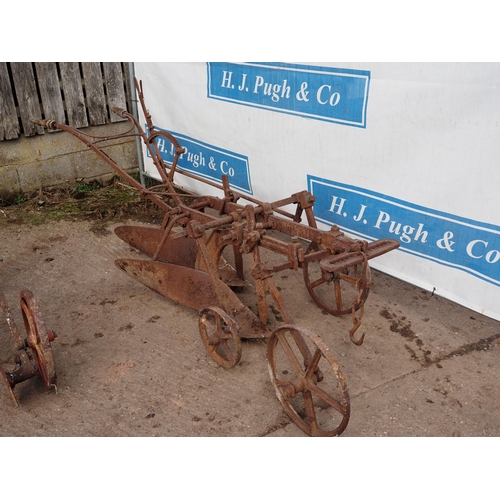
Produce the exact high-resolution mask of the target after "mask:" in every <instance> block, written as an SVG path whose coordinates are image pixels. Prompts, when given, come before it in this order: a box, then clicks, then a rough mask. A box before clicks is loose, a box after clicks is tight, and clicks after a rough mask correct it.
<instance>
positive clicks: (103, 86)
mask: <svg viewBox="0 0 500 500" xmlns="http://www.w3.org/2000/svg"><path fill="white" fill-rule="evenodd" d="M9 68H10V73H11V77H10V76H9ZM125 73H126V71H125ZM11 83H12V84H11ZM127 83H128V82H126V75H124V71H123V68H122V63H120V62H104V63H100V62H83V63H78V62H60V63H55V62H36V63H30V62H12V63H5V62H0V141H3V140H11V139H16V138H18V137H19V135H20V134H21V133H24V135H25V136H27V137H29V136H33V135H35V134H43V133H44V130H43V128H41V127H37V126H35V125H34V123H33V120H35V119H37V118H46V119H51V120H56V121H58V122H60V123H66V124H68V125H71V126H72V127H75V128H85V127H88V126H89V125H91V126H94V125H104V124H106V123H110V122H118V121H122V120H123V118H120V117H119V116H118V115H115V114H114V113H113V112H112V111H111V109H112V108H113V106H118V107H120V108H123V109H128V108H129V106H127V102H128V99H127V95H126V91H125V87H126V85H127Z"/></svg>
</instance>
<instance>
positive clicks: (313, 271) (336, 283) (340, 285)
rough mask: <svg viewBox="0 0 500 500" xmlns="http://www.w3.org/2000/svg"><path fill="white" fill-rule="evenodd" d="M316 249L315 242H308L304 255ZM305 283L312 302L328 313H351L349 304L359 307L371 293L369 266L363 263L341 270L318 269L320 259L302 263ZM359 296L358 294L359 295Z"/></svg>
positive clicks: (339, 314) (338, 314) (317, 247)
mask: <svg viewBox="0 0 500 500" xmlns="http://www.w3.org/2000/svg"><path fill="white" fill-rule="evenodd" d="M318 250H319V246H318V244H317V243H314V242H311V244H310V245H309V247H308V248H307V250H306V255H307V254H309V253H312V252H316V251H318ZM303 272H304V282H305V284H306V288H307V291H308V292H309V295H310V296H311V297H312V299H313V300H314V302H316V304H317V305H318V306H319V307H320V308H321V309H323V310H324V311H326V312H328V313H329V314H333V315H334V316H343V315H344V314H351V313H352V306H353V305H355V309H356V310H357V309H359V308H360V307H361V305H362V304H364V303H365V301H366V299H367V298H368V293H369V292H370V285H371V278H370V266H369V265H368V264H366V276H365V277H363V264H358V265H356V266H353V267H349V268H347V269H344V270H342V271H340V272H333V273H331V272H327V271H324V270H322V269H321V268H320V266H319V261H313V262H309V263H307V262H306V263H304V264H303ZM358 295H359V297H358Z"/></svg>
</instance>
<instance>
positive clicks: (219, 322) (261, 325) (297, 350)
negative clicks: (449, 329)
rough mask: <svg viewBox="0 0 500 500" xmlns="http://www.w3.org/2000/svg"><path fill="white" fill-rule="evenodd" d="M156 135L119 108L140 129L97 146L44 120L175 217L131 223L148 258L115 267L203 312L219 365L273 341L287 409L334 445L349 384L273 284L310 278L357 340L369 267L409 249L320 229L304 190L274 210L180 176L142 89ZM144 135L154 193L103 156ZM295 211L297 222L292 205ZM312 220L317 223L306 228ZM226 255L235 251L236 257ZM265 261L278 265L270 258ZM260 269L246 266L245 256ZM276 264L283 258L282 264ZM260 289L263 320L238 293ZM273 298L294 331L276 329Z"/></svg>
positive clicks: (270, 359) (274, 367) (275, 375)
mask: <svg viewBox="0 0 500 500" xmlns="http://www.w3.org/2000/svg"><path fill="white" fill-rule="evenodd" d="M135 83H136V88H137V92H138V96H139V100H140V102H141V105H142V109H143V111H144V116H145V117H146V122H147V130H146V131H145V130H143V128H142V127H141V125H140V124H139V123H138V122H137V120H136V119H135V118H134V117H133V116H132V115H131V114H130V113H128V112H127V111H125V110H122V109H117V108H113V111H114V112H115V113H117V114H118V115H119V116H121V117H122V118H125V119H127V120H129V121H130V123H131V128H130V129H129V130H128V131H127V132H125V133H123V134H120V135H119V136H118V135H117V136H112V137H110V136H108V137H93V136H89V135H86V134H84V133H82V132H80V131H78V130H76V129H74V128H72V127H69V126H66V125H62V124H59V123H56V122H54V121H51V120H38V121H37V124H39V125H42V126H44V127H46V128H48V129H53V130H55V129H59V130H63V131H67V132H69V133H71V134H72V135H74V136H75V137H77V138H78V139H80V140H81V141H83V142H84V143H85V144H86V145H87V146H88V147H89V148H90V149H92V150H93V151H94V152H95V153H96V154H98V155H99V156H100V157H101V158H102V159H103V160H104V161H105V162H107V163H108V164H109V165H110V166H111V167H112V168H113V169H114V170H115V171H116V172H117V173H118V174H119V175H120V176H121V177H122V178H124V179H125V180H126V181H128V182H129V183H130V184H131V185H132V186H133V187H135V188H136V189H137V190H139V191H140V193H142V194H143V195H144V196H145V197H147V198H148V199H149V200H151V202H153V203H155V204H156V205H157V206H159V207H160V208H161V209H163V210H164V211H165V216H164V219H163V222H162V224H161V226H160V227H158V228H152V227H135V226H121V227H118V228H117V229H116V230H115V232H116V234H117V235H118V236H119V237H120V238H121V239H122V240H124V241H125V242H127V243H128V244H130V245H131V246H132V247H134V248H135V249H137V250H139V251H140V252H142V253H143V254H144V255H145V256H148V257H149V259H147V260H146V259H119V260H117V261H116V265H117V266H118V267H119V268H120V269H122V270H123V271H125V272H126V273H128V274H129V275H130V276H132V277H133V278H135V279H137V280H138V281H140V282H141V283H143V284H144V285H146V286H148V287H149V288H151V289H153V290H155V291H156V292H158V293H160V294H162V295H163V296H165V297H167V298H169V299H172V300H174V301H176V302H178V303H181V304H184V305H186V306H189V307H191V308H193V309H195V310H197V311H198V312H199V331H200V335H201V339H202V341H203V344H204V346H205V348H206V350H207V351H208V353H209V354H210V356H211V357H212V358H213V359H214V360H215V361H216V362H217V363H218V364H219V365H221V366H223V367H225V368H230V367H231V366H234V365H235V364H236V363H238V362H239V360H240V357H241V350H242V343H241V339H255V338H266V339H268V342H267V363H268V367H269V373H270V376H271V381H272V384H273V386H274V388H275V391H276V395H277V397H278V399H279V400H280V402H281V403H282V405H283V407H284V409H285V411H286V412H287V414H288V415H289V416H290V418H291V419H292V420H293V422H294V423H295V424H296V425H297V426H298V427H300V428H301V429H302V430H303V431H304V432H305V433H306V434H308V435H311V436H335V435H339V434H341V433H342V432H343V431H344V430H345V428H346V426H347V423H348V421H349V416H350V402H349V394H348V390H347V385H346V383H345V380H344V376H343V374H342V372H341V370H340V369H339V366H338V364H337V362H336V361H335V359H334V357H333V356H332V354H331V353H330V350H329V349H328V347H327V346H326V345H325V343H324V342H323V341H322V340H321V339H320V338H319V337H318V336H317V335H315V334H314V333H312V332H310V331H309V330H307V329H305V328H301V327H299V326H297V325H296V324H295V323H294V320H293V318H292V315H291V313H290V310H289V308H288V307H287V306H286V304H285V302H284V300H283V298H282V295H281V293H280V290H279V289H278V287H277V286H276V284H275V282H274V277H275V276H276V275H277V274H278V273H280V272H284V271H289V270H293V271H298V270H299V269H301V270H302V272H303V276H304V281H305V284H306V288H307V290H308V292H309V294H310V295H311V297H312V298H313V299H314V301H315V302H316V304H317V305H318V306H319V307H320V308H321V309H322V310H324V311H326V312H328V313H330V314H333V315H344V314H351V315H352V318H353V327H352V329H351V331H350V338H351V340H352V341H353V342H354V343H355V344H356V345H360V344H361V343H362V342H363V338H364V335H363V336H361V337H360V338H359V339H356V338H355V336H354V334H355V332H356V330H357V328H358V327H359V325H360V320H361V317H362V314H363V306H364V303H365V301H366V299H367V296H368V293H369V290H370V284H371V281H370V268H369V265H368V260H370V259H372V258H374V257H377V256H379V255H382V254H385V253H387V252H389V251H391V250H393V249H395V248H397V247H398V246H399V243H398V242H397V241H395V240H391V239H383V240H378V241H374V242H371V243H368V242H366V241H362V240H354V239H351V238H349V237H347V236H345V235H344V233H342V232H341V231H340V230H339V228H338V227H337V226H334V227H332V228H331V230H330V231H323V230H320V229H318V228H317V225H316V221H315V218H314V213H313V205H314V201H315V198H314V197H313V196H312V194H311V193H309V192H307V191H302V192H299V193H296V194H293V195H292V196H290V197H289V198H286V199H283V200H278V201H275V202H272V203H264V202H261V201H259V200H256V199H254V198H251V197H250V196H247V195H245V194H241V193H238V192H236V191H234V190H233V189H231V187H230V185H229V181H228V178H227V176H223V177H222V183H221V184H217V183H216V182H212V181H209V180H207V179H203V178H201V177H198V176H196V175H194V174H191V173H189V172H186V171H183V170H182V169H180V168H178V160H179V157H180V155H181V154H183V153H184V148H183V147H182V146H181V145H180V144H179V142H178V141H177V139H176V138H175V137H173V136H172V135H171V134H170V133H168V132H165V131H160V130H157V129H155V127H154V125H153V122H152V120H151V115H150V114H149V112H148V110H147V108H146V106H145V102H144V95H143V91H142V83H141V84H139V83H138V82H137V80H136V82H135ZM132 135H134V136H137V135H138V136H140V137H141V138H142V141H143V143H144V145H145V147H146V148H147V151H148V153H149V155H150V156H151V158H152V161H153V162H154V164H155V166H156V168H157V170H158V174H159V176H160V178H161V182H160V184H159V185H157V186H154V187H152V188H149V189H146V188H145V187H144V186H142V185H141V184H140V183H139V182H137V181H136V180H135V179H134V178H133V177H131V176H130V175H128V174H127V173H126V172H125V171H124V170H123V169H122V168H120V167H119V166H118V165H117V164H116V163H115V162H114V161H113V160H112V159H111V158H110V157H109V156H108V155H107V154H106V153H105V152H103V151H102V150H101V149H100V148H99V142H101V141H104V140H110V139H114V138H118V137H124V136H132ZM158 138H161V140H168V141H169V142H170V143H171V144H172V147H173V148H174V150H175V155H174V157H173V161H172V164H171V165H168V164H166V163H165V162H164V161H163V159H162V158H161V155H160V151H159V148H158V145H157V139H158ZM176 174H182V175H185V176H187V177H191V178H194V179H196V180H198V181H200V182H203V183H205V184H208V185H209V186H212V187H215V188H218V189H221V191H222V193H223V196H221V197H216V196H200V195H197V194H195V193H191V192H188V191H186V190H183V189H179V187H178V186H177V185H176V184H175V183H174V176H175V175H176ZM290 205H291V206H295V210H294V211H293V213H291V212H288V211H285V210H284V207H287V206H290ZM304 214H305V217H306V219H307V224H308V225H304V224H301V222H300V221H301V217H302V215H304ZM226 250H229V252H227V251H226ZM264 254H266V255H271V256H273V258H272V259H271V258H265V257H264ZM245 255H248V259H249V260H250V261H251V265H250V269H249V270H245V268H244V265H243V264H244V263H243V260H244V256H245ZM276 258H277V259H278V261H277V262H276ZM251 281H253V285H252V286H253V287H254V290H255V298H256V307H254V308H253V309H254V311H255V312H253V311H252V310H251V309H250V307H249V306H246V305H244V304H243V302H242V300H240V298H239V297H238V296H237V295H236V293H237V291H239V290H241V289H242V288H243V289H244V288H245V287H246V286H248V285H249V284H250V282H251ZM268 298H270V299H271V300H272V301H273V302H274V306H275V308H277V310H278V311H279V317H280V319H281V321H282V322H283V324H281V325H280V326H277V327H273V328H271V319H272V318H270V315H269V309H268V303H267V301H268Z"/></svg>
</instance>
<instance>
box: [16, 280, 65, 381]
mask: <svg viewBox="0 0 500 500" xmlns="http://www.w3.org/2000/svg"><path fill="white" fill-rule="evenodd" d="M21 310H22V313H23V320H24V326H25V328H26V333H27V334H28V337H27V344H28V347H29V348H30V349H31V352H32V353H33V357H34V359H35V362H36V366H37V368H38V372H39V373H40V376H41V377H42V380H43V383H44V384H45V387H46V388H47V389H50V388H52V386H54V385H56V381H57V376H56V369H55V364H54V357H53V355H52V348H51V347H50V342H51V340H54V337H55V334H54V333H53V332H49V331H47V329H46V328H45V323H44V321H43V318H42V315H41V313H40V310H39V309H38V305H37V303H36V301H35V297H34V296H33V294H32V293H31V292H30V291H29V290H25V291H24V292H21Z"/></svg>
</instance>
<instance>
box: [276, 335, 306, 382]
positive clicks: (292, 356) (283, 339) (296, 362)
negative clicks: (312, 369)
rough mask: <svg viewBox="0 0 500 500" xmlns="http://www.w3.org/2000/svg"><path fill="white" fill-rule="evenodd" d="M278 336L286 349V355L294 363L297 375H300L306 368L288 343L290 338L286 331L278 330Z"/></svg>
mask: <svg viewBox="0 0 500 500" xmlns="http://www.w3.org/2000/svg"><path fill="white" fill-rule="evenodd" d="M277 336H278V340H279V342H280V345H281V347H283V351H285V355H286V357H287V359H288V361H289V362H290V364H291V365H292V368H293V371H294V372H295V375H300V374H301V373H304V369H303V368H302V365H301V364H300V362H299V360H298V359H297V356H295V353H294V352H293V350H292V348H291V347H290V344H289V343H288V340H287V339H286V337H285V334H284V332H277Z"/></svg>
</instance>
